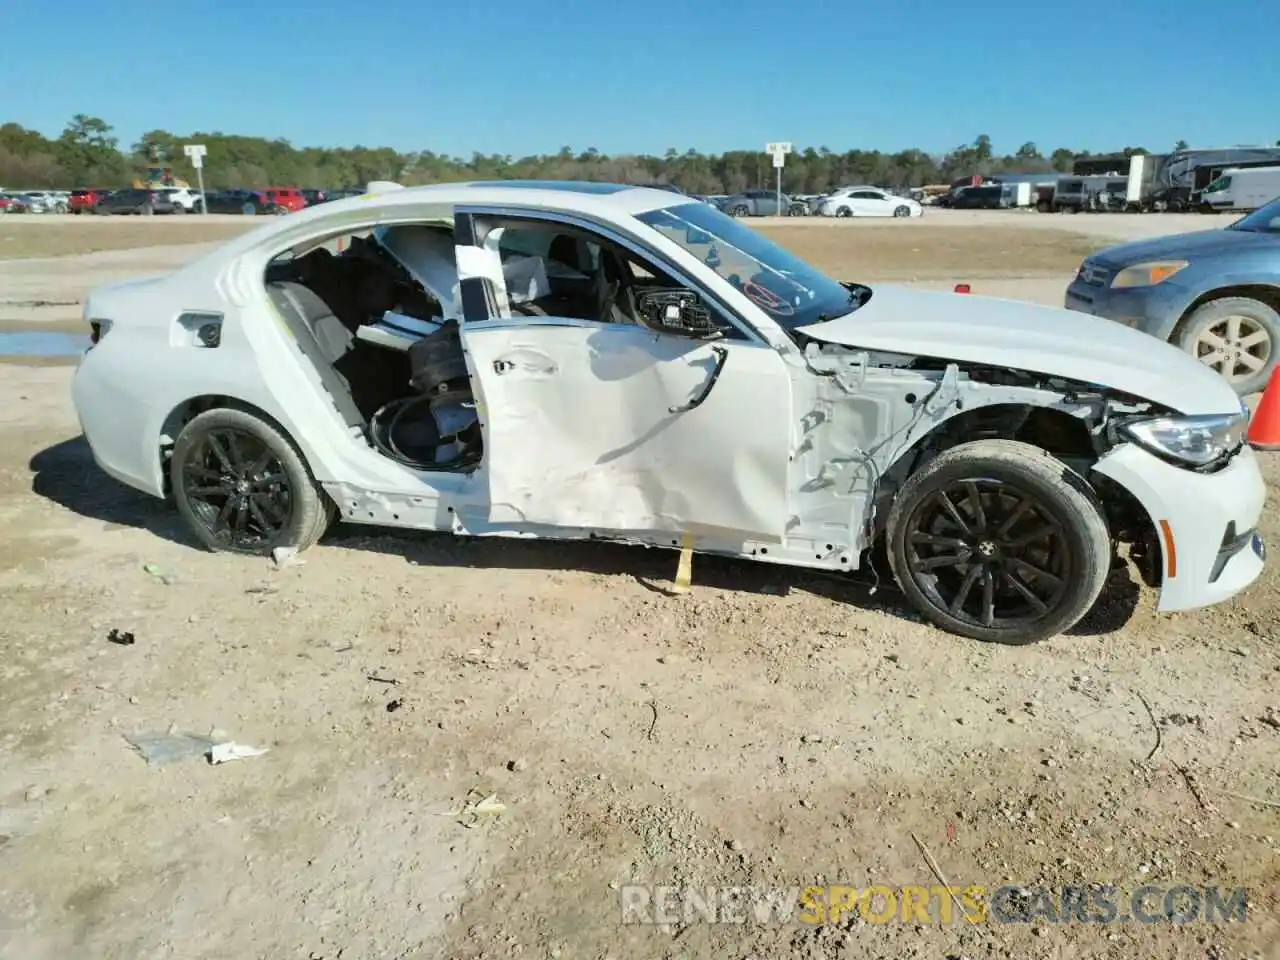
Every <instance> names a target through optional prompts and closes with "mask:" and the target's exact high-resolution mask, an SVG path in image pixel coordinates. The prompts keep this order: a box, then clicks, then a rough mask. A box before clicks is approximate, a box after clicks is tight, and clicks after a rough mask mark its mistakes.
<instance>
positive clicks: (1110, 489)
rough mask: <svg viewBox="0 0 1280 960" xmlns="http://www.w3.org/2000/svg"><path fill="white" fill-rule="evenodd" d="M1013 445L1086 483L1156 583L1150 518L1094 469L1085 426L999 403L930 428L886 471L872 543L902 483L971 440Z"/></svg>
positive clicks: (1157, 550)
mask: <svg viewBox="0 0 1280 960" xmlns="http://www.w3.org/2000/svg"><path fill="white" fill-rule="evenodd" d="M988 439H1001V440H1016V441H1019V442H1022V443H1027V444H1031V445H1032V446H1036V447H1039V448H1040V449H1042V450H1044V451H1045V452H1046V453H1048V454H1050V455H1051V456H1054V457H1056V458H1057V459H1059V460H1061V461H1062V462H1063V463H1065V464H1066V465H1067V466H1068V467H1071V468H1072V469H1073V470H1074V471H1075V472H1076V473H1077V474H1079V475H1080V476H1081V477H1082V478H1084V480H1085V481H1086V482H1087V483H1088V484H1089V486H1090V487H1091V489H1092V491H1093V495H1094V496H1095V497H1096V499H1097V501H1098V503H1099V504H1100V505H1101V507H1102V510H1103V514H1104V516H1105V517H1106V520H1107V526H1108V528H1109V529H1110V531H1111V533H1112V537H1113V539H1114V540H1115V541H1118V542H1123V543H1127V544H1130V545H1131V555H1132V559H1133V560H1134V561H1135V563H1136V564H1137V566H1138V569H1139V571H1140V572H1141V573H1142V576H1143V579H1144V580H1145V581H1146V582H1147V583H1148V585H1150V586H1153V587H1158V586H1159V584H1160V581H1161V578H1162V577H1161V569H1162V568H1161V566H1160V563H1161V560H1162V556H1163V554H1162V547H1163V544H1162V543H1161V541H1160V538H1159V534H1158V531H1157V529H1156V524H1155V520H1154V518H1153V517H1152V516H1151V515H1150V513H1149V512H1148V511H1147V509H1146V507H1144V506H1143V505H1142V502H1141V501H1140V500H1139V499H1138V498H1137V496H1135V494H1134V493H1133V491H1131V490H1129V489H1128V488H1127V487H1125V486H1124V485H1123V484H1121V483H1120V482H1119V481H1117V480H1114V479H1112V478H1111V477H1109V476H1104V475H1102V474H1099V473H1098V472H1096V471H1094V470H1093V466H1094V464H1096V463H1097V462H1098V461H1099V460H1100V459H1102V457H1103V456H1105V451H1100V450H1099V449H1098V448H1097V447H1096V446H1095V444H1094V440H1093V436H1092V433H1091V431H1090V427H1089V424H1088V422H1087V421H1086V420H1084V419H1083V418H1081V417H1078V416H1073V415H1072V414H1070V413H1067V412H1066V411H1065V410H1060V409H1057V408H1055V407H1046V406H1040V405H1037V404H1033V403H1025V402H1009V401H1001V402H995V403H990V404H986V405H983V406H980V407H970V408H968V409H966V410H962V411H959V412H957V413H956V414H954V415H952V416H950V417H948V418H947V419H945V420H943V421H941V422H939V423H937V424H935V425H934V426H933V428H932V429H931V430H929V431H928V432H927V433H925V434H923V435H921V436H920V437H919V438H917V439H916V440H915V441H914V442H913V443H912V444H911V446H910V447H908V448H907V449H906V450H904V451H902V453H901V454H899V456H898V457H897V458H896V459H895V460H894V462H893V463H892V464H890V465H889V466H888V467H886V469H885V471H884V475H883V478H882V480H884V481H887V483H882V484H881V489H880V490H878V491H877V495H876V500H877V507H876V512H875V529H874V531H873V542H875V543H876V544H877V545H878V547H882V546H883V541H884V533H885V523H886V521H887V519H888V507H887V504H888V503H890V502H891V501H892V498H893V497H894V496H896V494H897V491H898V489H899V488H900V487H901V485H902V484H903V483H904V482H906V480H907V478H908V477H910V476H911V475H912V474H913V473H915V472H916V471H917V470H919V469H920V468H921V467H923V466H924V465H925V464H926V463H928V462H929V461H930V460H932V459H933V458H934V457H936V456H937V455H938V454H940V453H942V452H943V451H945V450H948V449H950V448H951V447H954V446H958V445H960V444H962V443H968V442H969V441H971V440H988Z"/></svg>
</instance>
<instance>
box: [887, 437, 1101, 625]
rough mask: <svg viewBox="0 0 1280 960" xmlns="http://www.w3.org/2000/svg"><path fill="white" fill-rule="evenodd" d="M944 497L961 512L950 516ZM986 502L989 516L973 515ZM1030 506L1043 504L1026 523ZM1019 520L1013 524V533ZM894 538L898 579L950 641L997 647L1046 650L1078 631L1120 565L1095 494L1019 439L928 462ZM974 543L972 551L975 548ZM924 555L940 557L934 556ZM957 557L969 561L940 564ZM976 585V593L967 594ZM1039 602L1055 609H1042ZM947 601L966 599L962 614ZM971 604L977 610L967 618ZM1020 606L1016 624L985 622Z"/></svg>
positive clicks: (895, 515) (894, 518)
mask: <svg viewBox="0 0 1280 960" xmlns="http://www.w3.org/2000/svg"><path fill="white" fill-rule="evenodd" d="M957 488H959V489H960V490H963V491H965V496H964V497H963V498H958V497H957V496H956V495H955V491H956V489H957ZM975 491H976V493H975ZM943 494H947V495H948V496H949V499H950V501H951V509H950V510H946V509H945V508H944V507H943V506H942V503H943V501H942V499H941V495H943ZM975 495H976V497H977V502H978V504H979V505H980V506H981V508H982V509H981V511H980V512H979V511H977V510H975V509H974V508H973V499H972V497H974V496H975ZM1028 499H1029V500H1030V501H1031V502H1033V503H1034V504H1035V505H1034V506H1033V507H1031V508H1029V509H1026V510H1023V511H1022V512H1021V513H1019V510H1021V507H1020V506H1019V505H1020V504H1021V503H1022V501H1023V500H1028ZM1012 514H1017V515H1016V516H1014V517H1013V520H1012V521H1011V523H1012V525H1011V526H1009V527H1008V528H1007V529H1003V528H1004V524H1005V522H1007V521H1009V517H1010V515H1012ZM952 516H958V517H959V518H960V519H961V520H964V521H966V522H967V523H968V524H969V527H968V528H967V529H965V528H962V527H960V526H959V525H958V524H957V523H956V522H955V521H954V520H951V519H950V517H952ZM988 517H990V518H991V519H990V523H991V527H993V528H994V529H991V528H988V526H987V524H988V519H987V518H988ZM930 518H932V521H930ZM939 522H941V523H943V524H947V525H949V527H950V528H954V529H955V531H956V533H960V536H956V533H951V534H950V535H948V534H946V533H944V532H943V531H944V530H945V529H948V528H947V527H940V526H938V523H939ZM922 525H930V526H931V528H932V529H933V531H934V532H933V533H927V532H925V531H924V530H922ZM1028 529H1030V530H1031V533H1028ZM1037 532H1039V534H1040V535H1039V536H1036V533H1037ZM1028 537H1031V538H1032V539H1030V540H1029V541H1027V542H1026V543H1022V544H1020V543H1019V542H1018V541H1020V540H1026V538H1028ZM886 539H887V546H888V554H889V564H890V567H891V568H892V570H893V575H894V578H895V579H896V580H897V581H898V585H899V586H900V587H901V588H902V591H903V593H905V594H906V596H907V599H908V600H910V601H911V604H912V605H913V606H914V607H915V608H916V610H918V611H919V612H920V613H921V614H922V615H923V616H924V617H925V618H926V619H927V620H929V621H930V622H931V623H933V624H935V625H936V626H938V627H940V628H942V629H943V630H946V631H948V632H950V633H955V634H959V635H960V636H963V637H969V638H971V639H974V640H983V641H988V642H995V643H1004V644H1027V643H1035V642H1036V641H1039V640H1044V639H1047V638H1049V637H1053V636H1056V635H1058V634H1060V633H1062V632H1063V631H1065V630H1069V629H1070V628H1071V627H1073V626H1074V625H1075V624H1076V623H1077V622H1079V620H1080V618H1081V617H1083V616H1084V615H1085V614H1086V613H1088V612H1089V610H1090V608H1092V607H1093V605H1094V603H1095V602H1097V599H1098V596H1099V594H1101V592H1102V588H1103V586H1104V584H1105V583H1106V580H1107V574H1108V572H1109V570H1110V566H1111V554H1112V550H1111V537H1110V534H1109V532H1108V530H1107V523H1106V520H1105V519H1104V517H1103V513H1102V508H1101V505H1100V503H1099V502H1098V498H1097V496H1096V495H1095V494H1094V493H1093V490H1092V489H1091V488H1090V487H1089V485H1088V484H1087V483H1086V482H1085V480H1084V479H1083V478H1082V477H1081V476H1080V475H1079V474H1077V473H1076V472H1075V471H1073V470H1072V469H1071V468H1069V467H1068V466H1066V464H1064V463H1062V461H1060V460H1058V459H1056V458H1055V457H1052V456H1050V455H1049V454H1048V453H1045V452H1044V451H1043V450H1041V449H1040V448H1038V447H1034V446H1031V445H1030V444H1026V443H1019V442H1016V441H1013V440H975V441H972V442H970V443H963V444H960V445H959V446H956V447H952V448H951V449H949V450H946V451H944V452H943V453H941V454H939V455H938V456H937V457H935V458H933V459H932V460H930V461H928V462H927V463H926V464H925V465H924V466H923V467H921V468H920V469H919V470H917V471H916V472H915V473H914V474H912V476H911V477H910V478H909V479H908V480H907V482H906V483H905V484H903V486H902V489H901V490H900V491H899V492H898V495H897V496H896V497H895V499H894V503H893V508H892V509H891V510H890V512H889V519H888V522H887V526H886ZM966 540H968V541H970V542H971V544H972V545H964V541H966ZM931 541H932V542H931ZM938 541H941V543H939V542H938ZM922 551H923V552H928V553H929V554H930V555H929V556H926V557H922V556H920V553H921V552H922ZM932 551H939V552H938V553H933V552H932ZM945 551H955V553H954V554H946V553H945ZM952 557H956V558H959V560H960V562H958V563H954V564H953V563H939V562H937V561H939V560H949V559H951V558H952ZM970 558H974V560H976V562H973V561H971V560H970ZM1032 560H1034V561H1035V563H1032V562H1031V561H1032ZM921 564H924V567H923V568H922V567H921ZM1048 568H1053V569H1052V570H1050V569H1048ZM931 569H936V570H938V571H939V573H930V572H928V571H929V570H931ZM1028 569H1029V570H1031V571H1033V575H1032V576H1031V578H1029V579H1028V578H1027V576H1026V571H1027V570H1028ZM1015 574H1017V576H1016V578H1015ZM988 581H990V582H991V583H992V589H991V593H990V599H991V600H992V603H991V605H990V607H989V608H988V607H987V605H986V601H987V599H988V595H987V591H986V589H985V586H986V584H987V582H988ZM1055 581H1056V585H1055ZM966 582H967V583H968V585H969V589H968V591H967V592H965V593H964V595H963V596H961V595H959V594H961V593H962V592H963V591H964V584H965V583H966ZM1019 585H1020V586H1019ZM1028 596H1034V597H1035V598H1036V602H1037V603H1038V604H1039V605H1040V606H1042V607H1044V608H1045V609H1044V610H1036V608H1035V607H1034V606H1033V605H1032V604H1031V603H1030V602H1029V601H1028V600H1027V597H1028ZM947 597H950V598H951V601H952V602H954V601H955V600H956V599H958V600H959V601H960V606H959V608H958V610H956V608H955V607H954V606H952V603H949V602H948V600H947ZM971 601H976V602H973V603H972V606H973V607H975V608H976V611H975V612H970V611H969V610H968V609H967V608H968V607H969V606H970V602H971ZM1008 601H1012V602H1013V604H1014V606H1015V607H1019V605H1021V607H1023V608H1025V609H1014V610H1012V612H1011V613H1012V615H1011V616H1008V617H987V616H984V613H985V612H986V611H987V610H988V609H989V610H991V611H992V612H995V611H996V610H998V609H1000V608H999V606H998V604H1000V603H1005V604H1006V608H1007V602H1008ZM953 610H956V612H953Z"/></svg>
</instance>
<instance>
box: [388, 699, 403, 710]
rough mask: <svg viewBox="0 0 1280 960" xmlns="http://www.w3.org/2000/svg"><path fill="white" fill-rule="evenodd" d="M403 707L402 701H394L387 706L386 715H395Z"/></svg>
mask: <svg viewBox="0 0 1280 960" xmlns="http://www.w3.org/2000/svg"><path fill="white" fill-rule="evenodd" d="M403 706H404V700H402V699H396V700H392V701H391V702H390V703H388V704H387V713H395V712H396V711H397V710H399V709H400V708H401V707H403Z"/></svg>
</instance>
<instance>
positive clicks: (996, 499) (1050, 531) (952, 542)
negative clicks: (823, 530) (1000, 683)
mask: <svg viewBox="0 0 1280 960" xmlns="http://www.w3.org/2000/svg"><path fill="white" fill-rule="evenodd" d="M906 555H907V561H908V563H909V565H910V570H911V576H912V578H913V579H914V580H915V582H916V586H918V587H919V588H920V590H921V591H922V592H923V593H924V595H925V596H926V597H928V598H929V600H930V601H931V602H932V603H934V604H935V605H936V606H937V607H938V608H939V609H941V610H945V611H946V612H947V613H949V614H950V615H951V616H953V617H957V618H959V619H962V620H968V621H970V622H972V623H975V624H978V625H981V626H983V627H988V628H992V627H994V628H1008V627H1012V626H1015V625H1017V624H1025V623H1027V622H1030V621H1035V620H1040V619H1041V618H1043V617H1045V616H1047V615H1049V614H1050V613H1052V612H1053V611H1054V609H1055V608H1056V607H1057V606H1058V605H1059V604H1060V603H1061V602H1062V600H1063V598H1064V596H1065V595H1066V592H1067V586H1068V584H1069V583H1070V579H1071V552H1070V549H1069V548H1068V546H1067V542H1066V538H1065V534H1064V531H1063V527H1062V524H1061V523H1060V522H1059V521H1058V520H1057V519H1055V518H1054V516H1053V515H1052V514H1051V513H1050V512H1049V511H1048V509H1047V508H1046V507H1045V506H1044V505H1043V504H1042V503H1041V502H1040V500H1039V499H1038V498H1037V497H1036V496H1035V495H1033V494H1032V493H1030V492H1028V491H1026V490H1022V489H1020V488H1018V487H1015V486H1012V485H1011V484H1008V483H1005V482H1003V481H1001V480H995V479H991V478H978V479H971V480H970V479H966V480H958V481H955V482H953V483H951V484H949V485H947V486H946V487H944V488H943V489H941V490H938V491H937V492H935V493H934V494H933V496H931V497H928V498H926V499H924V500H923V501H922V502H921V503H920V505H919V506H918V507H917V508H916V509H915V511H914V512H913V513H912V515H911V517H910V520H909V521H908V524H907V533H906Z"/></svg>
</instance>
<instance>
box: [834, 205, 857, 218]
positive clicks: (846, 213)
mask: <svg viewBox="0 0 1280 960" xmlns="http://www.w3.org/2000/svg"><path fill="white" fill-rule="evenodd" d="M836 216H837V217H852V216H853V211H852V210H850V209H849V208H848V207H840V208H839V209H837V210H836Z"/></svg>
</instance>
